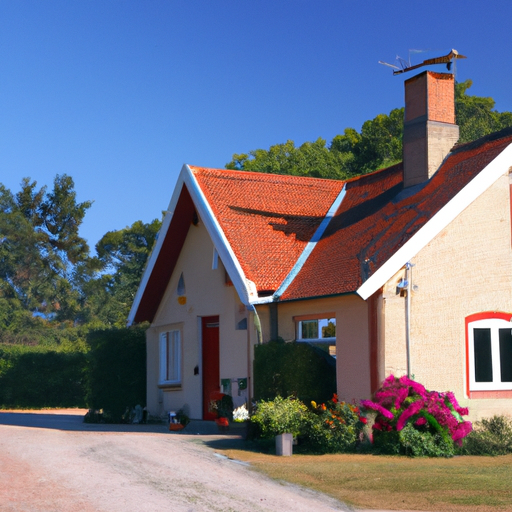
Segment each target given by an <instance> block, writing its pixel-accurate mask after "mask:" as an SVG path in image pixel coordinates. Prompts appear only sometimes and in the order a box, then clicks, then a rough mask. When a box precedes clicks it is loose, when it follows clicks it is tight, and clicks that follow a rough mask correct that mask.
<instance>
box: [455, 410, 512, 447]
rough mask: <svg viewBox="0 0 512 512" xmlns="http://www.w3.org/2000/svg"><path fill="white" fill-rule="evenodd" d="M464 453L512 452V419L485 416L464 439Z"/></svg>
mask: <svg viewBox="0 0 512 512" xmlns="http://www.w3.org/2000/svg"><path fill="white" fill-rule="evenodd" d="M461 453H462V454H464V455H492V456H495V455H507V454H509V453H512V419H511V418H509V417H507V416H498V415H497V416H493V417H491V418H484V419H482V420H481V421H477V422H476V423H475V424H474V428H473V432H471V434H469V435H468V436H467V437H466V439H465V440H464V445H463V447H462V449H461Z"/></svg>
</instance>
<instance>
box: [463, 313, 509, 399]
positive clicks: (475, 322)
mask: <svg viewBox="0 0 512 512" xmlns="http://www.w3.org/2000/svg"><path fill="white" fill-rule="evenodd" d="M511 317H512V315H510V314H505V313H480V314H478V315H472V316H470V317H468V318H466V325H467V332H466V336H467V370H468V387H469V391H499V390H512V323H511V322H510V320H511Z"/></svg>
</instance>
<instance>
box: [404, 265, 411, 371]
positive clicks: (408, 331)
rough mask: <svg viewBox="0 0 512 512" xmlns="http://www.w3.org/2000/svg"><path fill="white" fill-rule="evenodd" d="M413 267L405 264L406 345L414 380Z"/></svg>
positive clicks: (408, 361) (408, 367)
mask: <svg viewBox="0 0 512 512" xmlns="http://www.w3.org/2000/svg"><path fill="white" fill-rule="evenodd" d="M412 267H413V265H412V264H411V263H410V262H407V263H406V264H405V289H406V295H405V345H406V350H407V377H409V379H411V378H412V367H411V292H412Z"/></svg>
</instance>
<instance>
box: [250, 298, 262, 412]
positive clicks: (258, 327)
mask: <svg viewBox="0 0 512 512" xmlns="http://www.w3.org/2000/svg"><path fill="white" fill-rule="evenodd" d="M247 310H248V311H249V313H250V314H252V316H253V323H254V327H255V329H256V340H257V341H256V344H257V345H261V343H262V335H261V322H260V317H259V316H258V312H257V311H256V308H255V307H254V305H253V304H249V305H248V306H247ZM251 363H252V360H251V328H250V325H247V408H248V409H249V410H250V407H251V403H252V368H251Z"/></svg>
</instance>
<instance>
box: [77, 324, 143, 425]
mask: <svg viewBox="0 0 512 512" xmlns="http://www.w3.org/2000/svg"><path fill="white" fill-rule="evenodd" d="M145 329H146V328H145V327H132V328H129V329H116V328H113V329H105V330H98V331H92V332H90V333H89V335H88V337H87V341H88V344H89V346H90V351H89V354H88V357H87V360H88V362H87V395H86V402H87V406H88V407H89V409H92V410H100V409H102V410H103V415H102V419H103V420H104V421H106V422H111V423H120V422H123V421H126V418H125V412H126V409H127V408H129V409H130V410H131V408H133V407H135V406H136V405H141V406H142V407H144V406H145V404H146V336H145Z"/></svg>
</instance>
